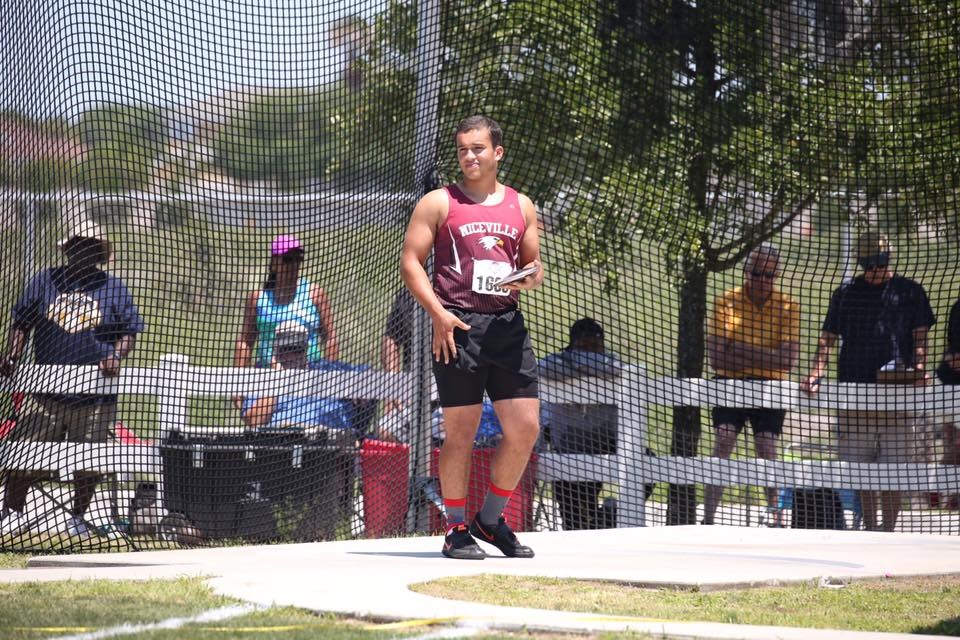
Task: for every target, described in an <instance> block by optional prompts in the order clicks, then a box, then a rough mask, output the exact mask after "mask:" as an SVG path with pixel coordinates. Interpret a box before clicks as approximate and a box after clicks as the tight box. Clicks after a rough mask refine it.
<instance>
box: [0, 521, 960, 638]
mask: <svg viewBox="0 0 960 640" xmlns="http://www.w3.org/2000/svg"><path fill="white" fill-rule="evenodd" d="M521 539H522V540H523V542H524V543H526V544H529V545H530V546H532V547H533V548H534V550H535V551H536V552H537V557H536V558H533V559H530V560H518V559H509V558H504V557H502V556H499V555H493V556H491V557H488V558H487V559H486V560H483V561H454V560H449V559H446V558H443V557H442V556H441V555H440V553H439V550H440V546H441V539H440V538H439V537H429V538H399V539H385V540H351V541H343V542H327V543H314V544H299V545H274V546H258V547H233V548H218V549H192V550H183V551H151V552H139V553H125V554H92V555H72V556H44V557H38V558H35V559H33V560H31V561H30V566H29V568H27V569H22V570H20V569H18V570H5V571H0V580H5V581H14V580H17V581H31V580H64V579H83V578H113V579H131V578H132V579H145V578H153V577H161V578H167V577H174V576H182V575H197V576H209V577H210V583H211V585H212V586H213V588H214V589H215V590H216V591H217V592H218V593H222V594H225V595H229V596H234V597H237V598H241V599H243V600H247V601H249V602H254V603H258V604H264V605H271V604H277V605H293V606H298V607H304V608H308V609H312V610H315V611H325V612H334V613H338V614H343V615H348V616H357V617H364V618H372V619H376V620H415V619H434V618H443V619H449V621H450V622H451V623H452V624H456V625H459V626H461V627H463V631H464V635H468V634H469V633H470V632H471V631H472V630H474V629H476V628H488V629H517V628H521V627H526V628H529V629H537V630H563V631H579V632H583V631H620V630H628V629H629V630H634V631H638V632H648V633H653V634H658V637H660V635H661V634H662V635H663V636H666V637H678V638H746V639H754V638H783V639H798V640H799V639H804V640H820V639H824V640H826V639H828V638H830V639H840V640H842V639H845V638H850V639H853V638H871V637H877V638H895V637H900V634H875V633H861V632H844V631H832V630H814V629H790V628H786V627H756V626H745V625H731V624H718V623H690V622H674V621H668V620H653V619H644V618H634V617H612V616H599V615H592V614H583V613H567V612H557V611H544V610H534V609H523V608H515V607H497V606H492V605H482V604H476V603H472V602H459V601H450V600H442V599H438V598H433V597H430V596H424V595H420V594H417V593H414V592H413V591H411V590H409V588H408V585H410V584H412V583H417V582H423V581H428V580H433V579H436V578H441V577H446V576H467V575H475V574H480V573H492V574H510V575H529V576H544V577H569V578H589V579H595V580H614V581H618V582H627V583H633V584H640V585H700V586H701V587H711V586H723V585H760V584H773V583H778V582H780V583H783V582H793V581H802V580H816V579H819V578H824V577H834V578H865V577H878V576H885V575H890V576H907V575H932V574H945V573H960V537H956V536H935V535H919V534H902V533H893V534H886V533H870V532H861V531H816V530H791V529H766V528H745V527H722V526H715V527H697V526H690V527H650V528H643V529H611V530H605V531H574V532H539V533H524V534H521ZM493 553H497V552H496V551H495V550H493ZM955 615H957V612H948V611H944V617H945V618H949V617H953V616H955ZM902 637H904V638H907V637H909V638H912V639H914V640H916V639H918V638H924V637H936V636H920V635H909V636H907V635H903V636H902Z"/></svg>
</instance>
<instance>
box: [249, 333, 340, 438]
mask: <svg viewBox="0 0 960 640" xmlns="http://www.w3.org/2000/svg"><path fill="white" fill-rule="evenodd" d="M309 344H310V341H309V332H308V331H307V329H306V327H304V326H303V325H302V324H300V323H299V322H297V321H296V320H288V321H285V322H283V323H281V324H280V325H279V326H278V327H277V329H276V333H275V336H274V343H273V368H274V369H278V370H283V369H312V370H328V369H335V370H336V369H343V368H344V367H342V366H337V364H336V363H332V362H329V361H325V360H322V359H319V360H315V361H313V362H308V357H307V356H308V352H309ZM354 414H355V411H354V409H353V405H352V404H351V403H350V402H348V401H345V400H340V399H335V398H318V397H310V396H283V395H279V396H260V397H256V398H245V399H244V401H243V408H242V410H241V414H240V415H241V417H242V418H243V421H244V423H245V424H246V425H247V426H248V427H251V428H253V429H256V430H257V431H261V432H266V431H272V430H277V431H283V430H290V431H293V430H295V429H302V430H303V431H304V433H305V434H307V435H320V434H324V436H325V438H326V440H327V442H328V443H329V444H338V445H342V446H353V445H354V444H355V442H356V439H357V434H356V433H355V432H354V430H353V429H354V418H355V415H354Z"/></svg>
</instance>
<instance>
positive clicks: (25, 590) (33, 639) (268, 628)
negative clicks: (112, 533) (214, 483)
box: [0, 578, 648, 640]
mask: <svg viewBox="0 0 960 640" xmlns="http://www.w3.org/2000/svg"><path fill="white" fill-rule="evenodd" d="M237 604H240V601H238V600H234V599H232V598H224V597H220V596H216V595H214V594H213V592H212V591H211V590H210V588H209V587H207V586H206V584H205V583H204V581H203V579H202V578H181V579H178V580H149V581H129V580H128V581H113V580H77V581H64V582H31V583H2V582H0V637H3V638H4V639H5V640H38V639H40V638H48V637H51V636H61V635H70V634H79V633H92V632H95V631H98V630H102V629H106V628H110V627H114V626H119V625H138V624H149V623H156V622H159V621H162V620H168V619H170V618H184V617H190V616H194V615H197V614H199V613H201V612H203V611H209V610H211V609H217V608H220V607H226V606H230V605H237ZM451 624H452V622H451V621H447V620H444V619H443V618H442V617H441V618H438V619H437V620H415V621H400V622H395V623H391V622H377V621H368V620H357V619H350V618H341V617H338V616H335V615H331V614H320V615H318V614H315V613H313V612H311V611H308V610H305V609H298V608H294V607H271V608H269V609H263V610H258V611H253V612H251V613H247V614H244V615H240V616H237V617H234V618H228V619H226V620H222V621H219V622H207V623H195V624H188V625H185V626H182V627H180V628H178V629H157V630H151V631H140V632H138V633H136V634H135V636H133V637H136V638H140V639H143V640H179V639H180V638H185V637H189V638H191V639H192V640H193V639H196V640H226V639H230V638H244V639H249V640H313V639H316V638H322V639H323V640H348V639H356V640H378V639H381V638H384V639H385V638H404V637H410V636H420V635H423V634H424V633H429V632H431V631H433V630H436V629H439V628H442V627H445V626H450V625H451ZM463 635H464V637H466V636H469V637H471V638H479V639H484V638H540V639H547V638H558V639H559V638H562V639H564V640H571V639H575V638H578V637H580V638H611V637H613V635H612V634H596V635H594V634H581V635H567V634H539V633H538V634H533V633H527V632H516V633H507V632H503V633H488V634H479V635H472V633H471V632H470V631H469V630H465V631H464V634H463ZM445 637H453V636H445ZM617 637H620V635H619V634H618V636H617ZM631 637H638V638H641V637H642V638H645V637H648V636H646V635H638V634H631Z"/></svg>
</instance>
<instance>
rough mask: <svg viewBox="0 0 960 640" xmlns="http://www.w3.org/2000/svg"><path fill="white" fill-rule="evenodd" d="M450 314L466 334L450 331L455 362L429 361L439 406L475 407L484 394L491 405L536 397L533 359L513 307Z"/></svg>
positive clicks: (524, 329)
mask: <svg viewBox="0 0 960 640" xmlns="http://www.w3.org/2000/svg"><path fill="white" fill-rule="evenodd" d="M449 311H450V312H451V313H453V314H454V315H456V316H457V317H458V318H460V319H461V320H463V321H464V322H466V323H467V324H468V325H470V330H469V331H464V330H463V329H454V332H453V337H454V340H455V342H456V344H457V358H456V359H455V360H453V361H452V362H450V363H448V364H443V363H442V362H437V361H436V360H435V361H434V363H433V375H434V378H436V381H437V393H438V395H439V397H440V406H443V407H463V406H469V405H474V404H480V403H481V402H482V401H483V392H484V391H486V392H487V395H489V396H490V400H492V401H493V402H496V401H497V400H506V399H508V398H536V397H537V394H538V391H539V387H538V384H537V358H536V356H535V355H534V354H533V347H532V346H531V344H530V334H529V333H527V329H526V327H525V326H524V324H523V316H522V315H521V314H520V311H519V310H518V309H514V310H511V311H505V312H501V313H474V312H472V311H462V310H460V309H449Z"/></svg>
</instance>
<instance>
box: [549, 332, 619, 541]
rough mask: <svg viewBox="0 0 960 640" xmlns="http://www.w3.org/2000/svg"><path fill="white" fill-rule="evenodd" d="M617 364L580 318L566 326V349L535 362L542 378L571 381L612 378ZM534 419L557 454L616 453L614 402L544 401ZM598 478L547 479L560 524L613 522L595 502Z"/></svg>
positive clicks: (579, 525) (590, 526) (581, 526)
mask: <svg viewBox="0 0 960 640" xmlns="http://www.w3.org/2000/svg"><path fill="white" fill-rule="evenodd" d="M622 371H623V363H622V362H621V361H620V359H619V358H618V357H617V356H616V355H615V354H613V353H609V352H607V351H606V349H605V348H604V341H603V327H601V326H600V323H598V322H597V321H596V320H594V319H592V318H581V319H579V320H577V321H576V322H574V323H573V326H571V327H570V343H569V345H568V346H567V348H566V349H564V350H563V351H560V352H558V353H553V354H550V355H548V356H547V357H545V358H544V359H543V360H541V361H540V376H541V377H542V378H543V379H544V380H571V379H576V378H581V377H600V378H614V377H617V376H619V375H620V374H621V373H622ZM540 423H541V425H542V427H543V429H544V431H545V432H548V433H549V438H550V443H551V444H552V445H553V449H554V451H557V452H558V453H587V454H614V453H616V452H617V406H616V405H615V404H612V403H606V404H602V403H597V404H553V403H548V402H544V403H543V405H542V409H541V419H540ZM602 489H603V483H602V482H591V481H584V482H571V481H567V480H558V481H556V482H554V483H553V490H554V495H555V497H556V500H557V504H558V506H559V507H560V517H561V518H563V528H564V529H566V530H573V529H603V528H608V527H613V526H616V525H615V522H614V521H613V517H612V514H608V513H606V512H604V511H603V510H601V509H600V508H599V505H598V501H599V497H600V491H601V490H602Z"/></svg>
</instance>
